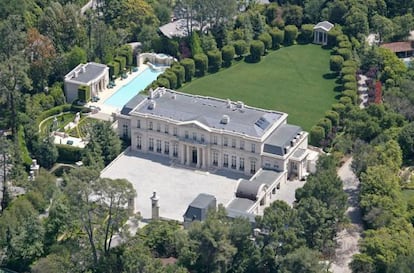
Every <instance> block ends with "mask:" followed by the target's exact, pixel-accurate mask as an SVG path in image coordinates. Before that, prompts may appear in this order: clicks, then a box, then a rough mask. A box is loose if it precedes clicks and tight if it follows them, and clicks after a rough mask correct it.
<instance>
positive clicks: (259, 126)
mask: <svg viewBox="0 0 414 273" xmlns="http://www.w3.org/2000/svg"><path fill="white" fill-rule="evenodd" d="M287 116H288V115H287V114H286V113H281V112H276V111H271V110H264V109H259V108H254V107H250V106H247V105H244V104H243V103H242V102H232V101H230V100H222V99H217V98H211V97H203V96H196V95H190V94H185V93H181V92H177V91H173V90H169V89H166V88H157V89H156V90H154V91H152V90H151V91H150V94H149V96H144V95H141V94H139V95H137V96H135V97H134V98H132V99H131V100H130V101H129V102H128V103H127V104H126V105H125V106H124V107H123V109H122V110H121V112H120V113H118V114H116V120H117V122H118V133H119V135H120V136H121V137H129V138H130V139H131V149H132V150H137V151H142V152H144V153H154V154H159V155H163V156H165V157H169V158H170V159H171V160H174V161H175V162H176V163H177V164H182V165H189V166H192V167H194V168H200V169H205V170H214V169H228V170H232V171H234V172H240V173H243V174H245V175H249V176H250V175H252V174H255V173H256V171H258V170H259V169H261V168H264V169H268V170H275V171H277V172H281V173H283V176H284V177H285V179H286V178H288V177H296V178H299V179H302V178H303V177H304V176H305V175H306V174H307V170H308V169H309V167H310V166H309V165H310V164H311V162H310V161H309V160H308V158H307V157H308V150H307V146H308V133H306V132H304V131H302V129H301V128H300V127H299V126H295V125H290V124H287ZM285 179H284V180H285Z"/></svg>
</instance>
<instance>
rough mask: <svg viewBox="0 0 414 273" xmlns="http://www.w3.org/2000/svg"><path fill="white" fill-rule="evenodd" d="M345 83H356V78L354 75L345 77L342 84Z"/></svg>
mask: <svg viewBox="0 0 414 273" xmlns="http://www.w3.org/2000/svg"><path fill="white" fill-rule="evenodd" d="M347 82H355V83H356V78H355V75H345V76H343V77H342V83H347Z"/></svg>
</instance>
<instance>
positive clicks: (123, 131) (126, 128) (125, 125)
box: [122, 124, 128, 138]
mask: <svg viewBox="0 0 414 273" xmlns="http://www.w3.org/2000/svg"><path fill="white" fill-rule="evenodd" d="M122 136H123V137H124V138H128V124H124V125H122Z"/></svg>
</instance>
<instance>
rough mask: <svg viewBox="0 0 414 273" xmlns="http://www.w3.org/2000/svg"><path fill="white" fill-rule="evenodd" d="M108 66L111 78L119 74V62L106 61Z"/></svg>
mask: <svg viewBox="0 0 414 273" xmlns="http://www.w3.org/2000/svg"><path fill="white" fill-rule="evenodd" d="M108 67H109V78H110V79H113V78H116V77H118V75H119V63H118V62H114V61H112V62H110V63H108Z"/></svg>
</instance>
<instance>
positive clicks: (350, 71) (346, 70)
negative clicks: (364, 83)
mask: <svg viewBox="0 0 414 273" xmlns="http://www.w3.org/2000/svg"><path fill="white" fill-rule="evenodd" d="M341 75H342V76H345V75H352V76H354V77H355V75H356V68H354V67H351V66H347V67H343V66H342V69H341Z"/></svg>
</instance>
